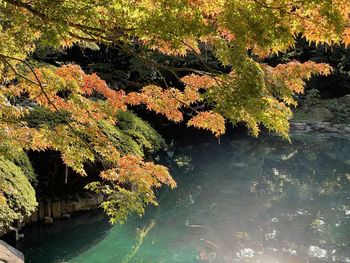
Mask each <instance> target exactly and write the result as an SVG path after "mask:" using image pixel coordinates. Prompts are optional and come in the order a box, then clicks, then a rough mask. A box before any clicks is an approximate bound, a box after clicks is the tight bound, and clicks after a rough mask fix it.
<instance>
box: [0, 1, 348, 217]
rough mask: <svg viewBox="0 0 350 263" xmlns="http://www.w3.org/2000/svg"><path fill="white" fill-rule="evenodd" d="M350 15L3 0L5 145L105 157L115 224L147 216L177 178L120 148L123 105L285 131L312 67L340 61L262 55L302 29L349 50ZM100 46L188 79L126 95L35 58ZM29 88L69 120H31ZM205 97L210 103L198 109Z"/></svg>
mask: <svg viewBox="0 0 350 263" xmlns="http://www.w3.org/2000/svg"><path fill="white" fill-rule="evenodd" d="M349 17H350V3H349V2H348V1H347V0H298V1H295V0H218V1H211V0H172V1H167V0H133V1H129V0H112V1H107V0H84V1H82V0H69V1H68V0H62V1H47V0H0V37H1V39H2V41H1V43H0V77H1V78H2V80H1V82H2V84H1V86H0V119H1V122H0V153H1V155H3V156H5V157H9V156H11V155H14V154H16V152H18V151H22V150H29V149H31V150H37V151H43V150H47V149H53V150H56V151H59V152H60V153H61V155H62V160H63V162H64V163H65V164H66V165H67V166H69V167H71V168H72V169H73V170H74V171H75V172H77V173H79V174H81V175H83V176H84V175H86V172H85V170H84V164H85V163H86V162H94V161H98V162H101V163H103V165H104V168H105V169H104V171H102V172H101V177H102V178H103V179H104V180H105V181H107V182H106V183H105V184H104V185H99V184H93V185H90V188H91V189H94V190H95V191H103V192H104V193H105V194H108V195H109V196H110V197H111V198H109V199H107V201H106V202H105V203H104V208H105V209H106V211H107V213H108V214H109V215H110V216H111V217H112V220H113V221H118V220H124V219H125V216H124V215H127V214H129V212H130V211H131V212H132V211H136V212H138V213H139V214H142V213H143V208H144V206H145V205H146V204H147V203H153V204H156V198H155V195H154V193H153V189H154V188H155V187H160V186H161V185H162V184H167V185H170V186H171V187H175V185H176V184H175V182H174V181H173V179H172V178H171V176H170V174H169V172H168V170H167V169H166V168H165V167H163V166H160V165H156V164H153V163H150V162H146V161H145V160H143V159H142V157H140V156H137V155H130V154H124V153H122V152H121V150H120V149H118V147H116V145H115V144H114V143H113V140H111V137H110V136H109V135H108V130H106V127H111V126H113V125H115V123H117V122H118V118H117V115H118V112H121V111H126V110H127V109H128V107H129V106H130V105H140V104H144V105H146V106H147V109H149V110H152V111H155V112H157V113H159V114H162V115H164V116H166V117H167V118H168V119H169V120H172V121H175V122H179V121H183V120H184V116H183V111H182V109H183V108H190V109H193V112H194V116H193V117H192V118H191V119H190V120H188V122H187V124H188V125H189V126H195V127H198V128H203V129H208V130H210V131H212V132H213V134H214V135H215V136H220V135H222V134H223V133H224V132H225V122H226V120H227V121H229V122H231V123H233V124H236V123H238V122H242V123H245V124H246V125H247V127H248V128H249V130H250V131H251V133H252V134H253V135H255V136H257V135H258V134H259V129H260V126H261V125H264V126H265V127H266V128H268V129H269V130H271V131H274V132H277V133H278V134H280V135H281V136H283V137H285V138H288V130H289V123H288V120H289V119H290V118H291V116H292V113H291V109H290V106H293V105H295V104H296V101H295V99H294V95H295V94H296V93H302V92H303V90H304V85H305V80H308V79H309V78H310V77H311V76H312V75H313V74H322V75H327V74H330V73H331V68H330V67H329V66H328V65H326V64H322V63H315V62H305V63H300V62H297V61H293V62H290V63H286V64H281V65H278V66H276V67H271V66H268V65H266V64H264V63H262V61H263V59H264V58H266V57H268V56H269V55H271V54H278V53H279V52H285V51H287V50H288V49H289V48H291V47H293V45H294V43H295V39H296V37H305V38H306V39H307V41H309V42H315V43H316V44H317V43H323V44H327V45H334V44H344V45H345V46H348V45H349V44H350V19H349ZM99 44H104V45H107V46H114V47H117V48H119V49H121V50H123V51H125V52H127V53H129V54H131V55H133V56H135V57H136V58H138V59H139V60H140V61H142V62H144V63H145V64H146V65H148V66H149V67H152V68H154V69H155V70H156V72H158V73H159V74H160V73H161V72H162V71H167V72H169V73H170V74H172V75H173V76H174V77H175V78H176V79H178V81H179V82H180V83H182V85H183V87H182V88H180V89H179V88H177V87H172V86H171V85H170V84H169V83H168V82H167V81H166V79H164V78H163V84H162V85H159V84H149V85H147V86H145V87H143V88H142V90H140V91H139V92H130V93H125V92H124V91H115V90H113V89H111V88H110V87H108V85H107V84H106V82H105V81H103V80H102V79H100V78H99V77H98V76H97V75H96V74H86V73H85V72H84V71H83V70H82V69H81V68H80V67H79V66H77V65H72V64H68V65H63V66H60V67H53V66H48V65H40V64H39V65H38V66H35V67H34V66H32V64H33V63H32V62H33V61H30V62H28V60H29V59H30V56H31V54H32V53H33V52H34V51H35V50H36V49H37V48H38V47H52V48H68V47H71V46H72V45H80V46H83V47H85V48H92V49H96V48H98V45H99ZM136 45H137V46H142V47H143V50H144V52H137V51H136V49H134V46H136ZM152 50H156V51H158V52H161V53H163V54H166V55H171V56H185V55H186V54H188V53H192V54H195V55H196V56H197V57H198V59H199V61H200V62H201V63H202V64H203V68H205V70H198V69H194V68H188V67H179V68H176V67H170V66H168V65H166V64H162V63H159V62H157V61H155V60H153V59H152V58H151V57H150V56H149V55H148V54H149V52H151V51H152ZM203 50H211V51H212V52H213V53H214V55H215V57H216V59H217V60H218V62H219V63H220V64H221V66H222V67H223V68H225V70H223V71H218V70H217V69H213V68H211V67H210V66H208V65H207V64H206V61H205V56H204V55H203ZM23 96H24V97H28V98H29V100H30V101H32V102H33V103H35V104H36V105H37V106H39V107H41V108H42V109H44V110H46V111H49V112H52V113H55V114H57V115H58V116H59V117H60V118H61V120H62V121H61V123H59V124H57V125H55V126H54V127H51V126H49V125H45V124H43V125H40V126H37V127H31V126H30V125H28V121H26V118H25V117H26V116H28V115H30V112H31V111H32V110H33V109H32V108H31V107H23V106H22V105H20V104H18V103H16V99H15V100H13V99H12V98H19V97H23ZM196 103H203V104H205V105H207V109H206V110H204V111H201V110H198V109H196V108H194V107H192V105H194V104H196ZM131 186H132V187H131ZM1 195H3V194H2V193H0V197H1ZM131 200H132V201H131ZM131 204H133V205H132V206H131ZM128 206H129V209H128V208H127V207H128ZM118 211H119V214H118Z"/></svg>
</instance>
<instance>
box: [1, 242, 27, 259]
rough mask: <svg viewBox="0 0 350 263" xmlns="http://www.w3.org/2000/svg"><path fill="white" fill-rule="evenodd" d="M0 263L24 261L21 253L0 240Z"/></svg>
mask: <svg viewBox="0 0 350 263" xmlns="http://www.w3.org/2000/svg"><path fill="white" fill-rule="evenodd" d="M0 263H24V256H23V253H22V252H20V251H18V250H17V249H15V248H14V247H11V246H10V245H9V244H7V243H5V242H4V241H2V240H0Z"/></svg>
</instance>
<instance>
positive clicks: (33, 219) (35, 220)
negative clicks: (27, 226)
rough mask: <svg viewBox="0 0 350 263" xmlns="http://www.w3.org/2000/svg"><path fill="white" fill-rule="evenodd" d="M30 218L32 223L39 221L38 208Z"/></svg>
mask: <svg viewBox="0 0 350 263" xmlns="http://www.w3.org/2000/svg"><path fill="white" fill-rule="evenodd" d="M30 220H31V222H32V223H35V222H38V220H39V214H38V210H36V211H35V212H34V213H33V214H32V215H31V216H30Z"/></svg>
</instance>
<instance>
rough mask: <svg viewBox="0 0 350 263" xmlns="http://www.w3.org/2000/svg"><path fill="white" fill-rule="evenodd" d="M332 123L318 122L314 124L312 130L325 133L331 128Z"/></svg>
mask: <svg viewBox="0 0 350 263" xmlns="http://www.w3.org/2000/svg"><path fill="white" fill-rule="evenodd" d="M331 126H332V124H331V123H330V122H316V123H313V124H312V128H313V129H314V130H316V131H324V130H325V129H326V128H328V127H331Z"/></svg>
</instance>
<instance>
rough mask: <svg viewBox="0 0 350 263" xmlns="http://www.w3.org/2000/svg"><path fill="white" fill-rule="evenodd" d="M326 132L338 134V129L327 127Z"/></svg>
mask: <svg viewBox="0 0 350 263" xmlns="http://www.w3.org/2000/svg"><path fill="white" fill-rule="evenodd" d="M324 132H338V129H337V128H335V127H325V128H324Z"/></svg>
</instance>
